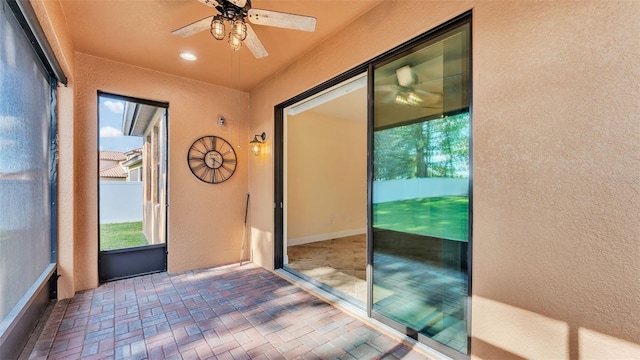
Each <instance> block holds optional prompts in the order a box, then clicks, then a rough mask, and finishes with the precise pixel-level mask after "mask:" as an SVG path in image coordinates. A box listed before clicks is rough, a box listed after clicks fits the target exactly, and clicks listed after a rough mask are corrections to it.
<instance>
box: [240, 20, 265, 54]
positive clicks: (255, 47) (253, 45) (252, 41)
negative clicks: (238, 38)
mask: <svg viewBox="0 0 640 360" xmlns="http://www.w3.org/2000/svg"><path fill="white" fill-rule="evenodd" d="M243 43H244V44H245V45H247V47H248V48H249V50H250V51H251V53H252V54H253V56H255V57H256V59H260V58H263V57H265V56H267V55H269V53H268V52H267V49H265V48H264V45H262V42H261V41H260V39H259V38H258V35H256V33H255V31H253V28H252V27H251V26H250V25H249V24H247V37H246V39H244V41H243Z"/></svg>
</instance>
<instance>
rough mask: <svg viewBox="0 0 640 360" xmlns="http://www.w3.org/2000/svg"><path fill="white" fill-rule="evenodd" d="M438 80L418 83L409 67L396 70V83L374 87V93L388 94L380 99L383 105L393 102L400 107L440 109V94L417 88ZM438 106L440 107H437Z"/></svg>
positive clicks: (415, 75)
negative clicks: (382, 92) (383, 92)
mask: <svg viewBox="0 0 640 360" xmlns="http://www.w3.org/2000/svg"><path fill="white" fill-rule="evenodd" d="M437 81H440V80H439V79H436V80H432V81H428V82H420V81H419V79H418V75H417V74H416V73H415V71H413V69H412V68H411V67H410V66H409V65H405V66H402V67H400V68H398V69H397V70H396V83H395V84H387V85H379V86H376V88H375V89H376V91H385V92H390V93H391V94H389V96H387V97H386V98H384V99H382V102H383V103H387V104H388V103H391V102H395V103H396V104H400V105H411V106H420V107H424V108H433V109H440V108H442V106H441V103H442V93H441V92H439V93H438V92H433V91H427V90H424V89H421V88H419V87H418V86H423V85H426V84H429V83H435V82H437ZM438 104H440V106H438Z"/></svg>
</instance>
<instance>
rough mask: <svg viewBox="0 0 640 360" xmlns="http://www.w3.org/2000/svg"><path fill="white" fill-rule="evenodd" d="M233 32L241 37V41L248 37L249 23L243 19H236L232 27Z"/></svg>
mask: <svg viewBox="0 0 640 360" xmlns="http://www.w3.org/2000/svg"><path fill="white" fill-rule="evenodd" d="M231 32H232V33H234V34H235V35H236V36H238V37H239V38H240V41H244V39H246V38H247V24H245V23H244V21H242V20H241V19H239V20H235V21H234V22H233V26H232V28H231Z"/></svg>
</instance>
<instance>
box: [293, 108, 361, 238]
mask: <svg viewBox="0 0 640 360" xmlns="http://www.w3.org/2000/svg"><path fill="white" fill-rule="evenodd" d="M287 177H288V179H289V180H288V186H287V190H286V191H287V196H288V198H287V199H288V200H287V213H288V215H287V238H288V241H289V245H297V244H301V243H304V242H312V241H314V240H315V241H320V240H327V239H331V238H333V236H340V235H339V234H340V233H344V234H347V233H349V232H353V231H356V232H357V231H360V232H362V233H363V232H364V230H365V227H366V225H367V123H366V120H365V119H361V121H360V122H356V121H353V120H344V119H339V118H335V117H332V116H328V115H323V114H320V113H317V112H314V111H312V110H309V111H305V112H303V113H300V114H298V115H295V116H291V115H289V116H288V117H287ZM327 236H328V237H327ZM345 236H346V235H345ZM292 240H293V241H292Z"/></svg>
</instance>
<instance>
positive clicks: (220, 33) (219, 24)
mask: <svg viewBox="0 0 640 360" xmlns="http://www.w3.org/2000/svg"><path fill="white" fill-rule="evenodd" d="M211 35H212V36H213V37H214V38H215V39H216V40H222V39H224V21H223V19H222V17H221V16H220V15H218V16H216V17H214V18H213V21H211Z"/></svg>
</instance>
